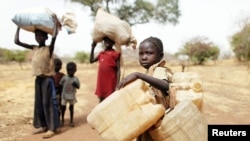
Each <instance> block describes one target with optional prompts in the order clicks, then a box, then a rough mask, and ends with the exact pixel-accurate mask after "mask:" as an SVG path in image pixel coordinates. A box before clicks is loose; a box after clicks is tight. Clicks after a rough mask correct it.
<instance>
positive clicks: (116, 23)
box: [92, 8, 137, 51]
mask: <svg viewBox="0 0 250 141" xmlns="http://www.w3.org/2000/svg"><path fill="white" fill-rule="evenodd" d="M106 36H107V37H109V38H110V39H112V40H113V41H115V46H116V49H117V50H118V51H121V46H122V45H125V46H127V47H129V46H130V47H133V48H134V49H135V48H136V44H137V41H136V39H135V37H134V36H133V35H132V31H131V27H130V25H129V24H128V23H127V22H125V21H123V20H120V19H119V18H118V17H116V16H114V15H111V14H109V13H107V12H105V11H104V10H103V9H101V8H100V9H98V11H97V14H96V19H95V23H94V29H93V33H92V38H93V40H94V41H95V42H100V41H102V40H103V38H104V37H106Z"/></svg>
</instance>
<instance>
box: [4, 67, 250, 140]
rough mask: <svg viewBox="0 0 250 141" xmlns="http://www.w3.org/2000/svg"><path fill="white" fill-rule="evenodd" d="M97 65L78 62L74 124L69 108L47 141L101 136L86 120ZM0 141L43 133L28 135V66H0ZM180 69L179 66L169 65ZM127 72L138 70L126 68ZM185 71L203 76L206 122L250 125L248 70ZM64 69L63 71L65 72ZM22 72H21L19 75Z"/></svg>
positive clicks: (30, 80) (91, 104)
mask: <svg viewBox="0 0 250 141" xmlns="http://www.w3.org/2000/svg"><path fill="white" fill-rule="evenodd" d="M95 67H96V65H79V66H78V72H77V74H76V75H78V76H79V78H80V81H81V83H82V85H81V89H80V90H79V91H78V92H77V97H78V103H76V105H75V127H73V128H72V127H69V126H68V125H67V122H68V115H69V112H68V109H67V111H66V121H65V126H64V127H62V128H60V130H59V131H58V133H57V134H56V135H55V136H54V137H52V138H50V139H46V140H49V141H61V140H71V141H101V137H100V136H99V135H98V133H97V132H96V131H95V130H93V129H92V128H91V127H90V126H89V124H88V123H87V121H86V117H87V115H88V113H89V112H90V111H91V109H93V108H94V106H95V105H96V104H98V99H97V98H96V97H95V95H94V94H93V92H94V89H95V88H94V86H95V82H96V71H95V69H96V68H95ZM0 68H1V70H3V71H1V72H0V77H1V79H2V81H1V82H0V92H1V94H0V111H1V113H0V131H1V132H0V141H20V140H21V141H40V140H44V139H43V138H42V134H38V135H31V132H32V130H33V127H32V124H31V123H32V116H33V102H34V101H33V94H32V93H33V78H32V77H31V76H30V68H29V65H26V66H24V70H22V71H20V68H19V66H17V65H11V66H0ZM171 68H172V69H173V70H174V71H180V69H181V68H180V66H173V67H171ZM128 69H129V70H128V71H127V73H129V72H130V71H134V70H141V69H140V68H138V67H129V68H128ZM188 71H194V72H197V73H199V74H201V76H202V79H203V88H204V95H203V108H202V113H203V114H204V115H205V117H206V119H207V121H208V123H209V124H250V118H249V117H250V112H249V108H250V89H249V88H250V72H249V71H247V70H246V67H244V66H242V65H237V64H231V63H230V64H225V63H224V64H221V65H216V66H210V65H208V66H200V67H190V68H189V70H188ZM64 72H65V71H64ZM20 74H22V75H20Z"/></svg>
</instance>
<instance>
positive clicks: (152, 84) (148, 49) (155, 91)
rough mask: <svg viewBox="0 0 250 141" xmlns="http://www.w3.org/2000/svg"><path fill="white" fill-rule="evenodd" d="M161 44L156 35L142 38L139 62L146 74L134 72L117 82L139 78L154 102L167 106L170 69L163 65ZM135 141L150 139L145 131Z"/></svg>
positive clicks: (121, 84)
mask: <svg viewBox="0 0 250 141" xmlns="http://www.w3.org/2000/svg"><path fill="white" fill-rule="evenodd" d="M163 56H164V52H163V44H162V42H161V40H160V39H158V38H156V37H149V38H146V39H145V40H143V41H142V42H141V43H140V46H139V63H140V65H141V66H142V67H144V68H145V69H146V70H147V74H143V73H140V72H134V73H131V74H129V75H128V76H126V77H125V78H124V79H123V80H121V82H120V83H119V86H118V88H119V89H120V88H122V87H124V86H126V85H127V84H129V83H130V82H132V81H135V80H136V79H141V80H143V81H145V82H146V83H148V84H149V88H150V89H149V90H150V91H151V92H150V93H151V94H152V95H154V96H155V99H156V102H157V103H161V104H163V106H164V107H165V108H168V107H169V106H171V105H169V103H168V101H167V99H166V96H168V95H169V94H168V91H169V83H170V82H171V75H172V74H171V73H172V72H171V70H170V69H168V68H166V67H164V65H165V61H164V60H162V59H163ZM137 141H150V136H149V135H148V133H147V132H145V133H143V134H142V135H141V136H139V137H138V138H137Z"/></svg>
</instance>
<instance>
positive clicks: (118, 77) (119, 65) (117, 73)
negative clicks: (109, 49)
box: [116, 54, 121, 87]
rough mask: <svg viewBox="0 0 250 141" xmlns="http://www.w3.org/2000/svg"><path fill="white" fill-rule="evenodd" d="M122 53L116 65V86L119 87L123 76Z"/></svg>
mask: <svg viewBox="0 0 250 141" xmlns="http://www.w3.org/2000/svg"><path fill="white" fill-rule="evenodd" d="M120 58H121V54H120V56H119V57H118V59H117V60H116V66H117V72H116V75H117V80H116V87H118V85H119V82H120V77H121V59H120Z"/></svg>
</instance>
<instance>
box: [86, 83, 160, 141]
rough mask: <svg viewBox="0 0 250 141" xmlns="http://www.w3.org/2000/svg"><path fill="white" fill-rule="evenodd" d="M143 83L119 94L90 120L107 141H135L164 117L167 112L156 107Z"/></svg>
mask: <svg viewBox="0 0 250 141" xmlns="http://www.w3.org/2000/svg"><path fill="white" fill-rule="evenodd" d="M143 83H144V82H143V81H142V80H139V79H138V80H136V81H134V82H132V83H130V84H128V85H127V86H126V87H124V88H122V89H120V90H117V91H115V92H114V93H112V94H111V95H110V96H109V97H108V98H106V99H105V100H104V101H103V102H101V103H99V104H98V105H97V106H96V107H95V108H94V109H93V110H92V111H91V113H90V114H89V115H88V116H87V121H88V123H89V124H90V125H91V126H92V127H93V128H94V129H95V130H96V131H97V132H98V133H99V134H100V135H101V137H102V139H103V140H104V141H132V140H133V139H135V138H136V137H138V136H139V135H140V134H142V133H143V132H144V131H146V130H147V129H149V128H150V127H151V126H152V125H154V124H155V123H156V122H157V121H158V120H159V119H160V118H161V117H162V116H163V115H164V112H165V108H164V107H163V106H162V105H161V104H155V99H154V96H153V95H151V94H149V93H146V92H145V88H144V86H145V85H143Z"/></svg>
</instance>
